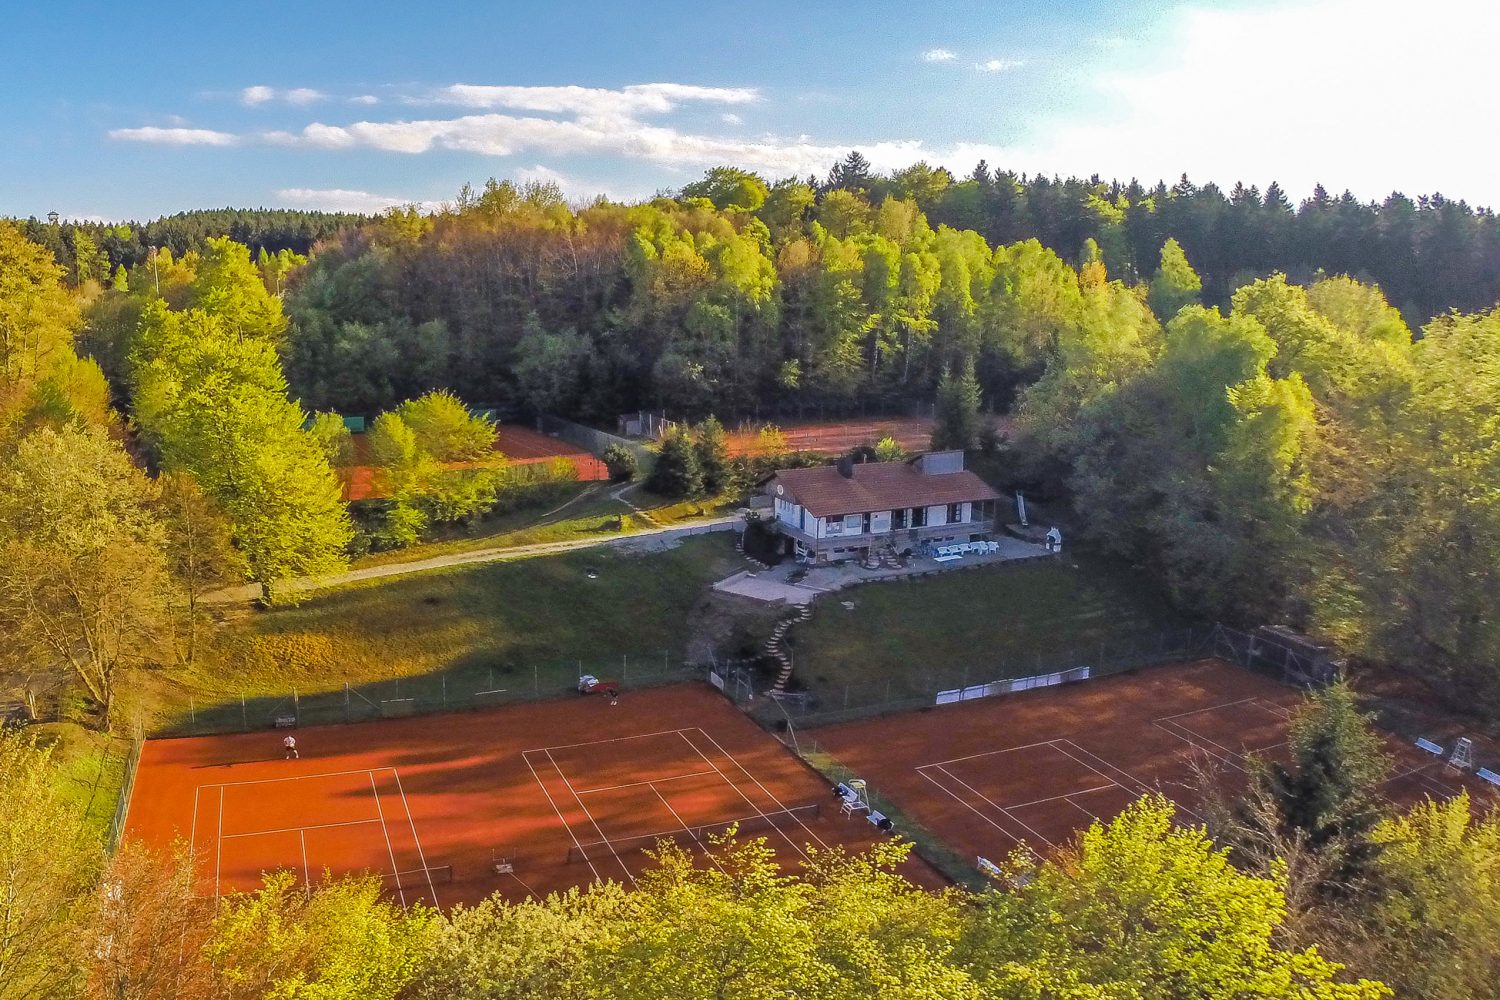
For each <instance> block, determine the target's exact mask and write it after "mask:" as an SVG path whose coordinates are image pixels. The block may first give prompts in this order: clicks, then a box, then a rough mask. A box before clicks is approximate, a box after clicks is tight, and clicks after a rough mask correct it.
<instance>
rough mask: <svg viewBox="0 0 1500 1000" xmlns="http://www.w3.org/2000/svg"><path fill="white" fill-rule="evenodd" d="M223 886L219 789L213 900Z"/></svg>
mask: <svg viewBox="0 0 1500 1000" xmlns="http://www.w3.org/2000/svg"><path fill="white" fill-rule="evenodd" d="M223 884H224V789H223V788H220V789H219V832H218V834H217V835H216V837H215V839H214V899H218V898H219V887H220V886H222V885H223Z"/></svg>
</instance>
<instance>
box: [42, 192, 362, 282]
mask: <svg viewBox="0 0 1500 1000" xmlns="http://www.w3.org/2000/svg"><path fill="white" fill-rule="evenodd" d="M369 218H370V217H369V216H365V215H354V214H351V213H348V212H312V211H304V210H301V209H293V208H211V209H200V210H197V211H192V212H178V213H177V214H176V215H168V216H164V217H163V218H160V219H156V220H154V221H151V222H71V221H59V222H56V223H54V222H50V221H47V220H38V219H35V218H31V219H25V220H20V224H21V232H22V233H23V234H24V235H25V236H26V238H27V239H29V240H31V241H32V242H33V243H39V244H41V245H42V246H44V247H46V248H47V249H48V250H51V251H52V255H53V256H54V257H56V258H57V262H58V263H59V264H61V265H62V266H63V267H64V268H66V269H67V272H68V277H69V278H70V279H71V280H72V281H73V282H74V284H78V283H80V282H81V281H84V280H88V279H90V278H93V279H95V280H101V279H103V278H105V277H107V276H108V275H110V274H113V273H114V270H115V268H117V267H119V266H120V265H122V264H123V265H124V266H125V268H126V269H127V270H129V269H130V268H132V267H135V266H136V265H138V264H141V263H143V262H144V261H145V260H146V258H147V256H148V254H149V253H150V248H151V247H157V248H161V247H165V248H167V249H169V250H171V251H172V255H173V256H174V257H181V256H182V255H183V254H185V253H187V252H188V251H189V250H202V249H203V247H204V244H205V241H207V240H208V239H210V238H211V237H215V236H228V237H229V238H230V239H232V240H234V241H235V242H236V243H243V244H245V246H247V247H249V248H250V252H251V253H252V254H256V253H259V252H260V251H261V250H265V251H266V252H267V253H270V254H275V253H277V252H278V251H281V250H290V251H292V252H293V253H298V254H304V255H305V254H306V253H307V252H308V251H309V250H311V249H312V246H313V244H314V243H316V242H317V241H318V240H321V239H324V238H326V237H329V236H332V235H333V234H334V233H337V232H338V231H339V230H341V229H346V228H348V227H350V226H357V225H360V224H361V223H364V222H368V221H369ZM80 235H81V236H82V237H83V239H82V240H80V239H79V236H80Z"/></svg>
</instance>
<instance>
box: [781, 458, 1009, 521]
mask: <svg viewBox="0 0 1500 1000" xmlns="http://www.w3.org/2000/svg"><path fill="white" fill-rule="evenodd" d="M778 485H780V486H783V487H785V489H786V494H787V495H788V498H789V499H791V500H792V501H793V502H794V503H798V504H801V505H802V506H803V507H806V508H807V512H808V513H809V514H812V515H813V516H814V517H827V516H829V515H830V514H864V513H868V512H870V511H876V510H897V509H899V508H902V507H935V506H937V505H938V504H948V503H963V502H964V501H979V500H998V499H999V498H1000V494H998V493H996V492H995V491H994V490H993V489H991V488H990V485H989V484H988V483H986V482H985V481H984V480H983V479H980V478H979V477H978V476H976V475H975V474H974V473H972V472H970V471H968V470H967V469H965V470H964V471H962V472H949V473H944V474H942V475H936V476H933V475H924V474H922V473H921V472H920V471H918V469H917V468H916V467H915V466H913V465H911V464H909V463H907V462H864V463H861V464H859V465H856V466H854V476H853V478H845V477H844V476H843V475H841V474H840V473H839V470H838V467H837V466H833V465H822V466H818V467H816V468H812V469H783V470H781V471H780V472H778V473H776V475H775V476H774V477H772V479H771V481H770V491H771V492H772V493H775V492H776V487H777V486H778Z"/></svg>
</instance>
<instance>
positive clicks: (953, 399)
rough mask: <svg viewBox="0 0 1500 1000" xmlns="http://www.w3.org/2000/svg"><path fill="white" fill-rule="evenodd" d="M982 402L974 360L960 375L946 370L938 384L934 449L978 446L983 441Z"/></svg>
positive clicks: (965, 366)
mask: <svg viewBox="0 0 1500 1000" xmlns="http://www.w3.org/2000/svg"><path fill="white" fill-rule="evenodd" d="M979 403H980V394H979V379H978V378H976V377H975V375H974V362H973V361H972V360H971V361H967V362H965V364H964V368H963V371H962V372H961V373H960V374H958V375H954V374H953V373H952V372H951V371H944V372H943V377H942V379H941V381H939V382H938V391H937V406H936V414H935V417H936V423H935V424H934V426H933V428H932V446H933V447H934V448H937V449H943V448H964V449H968V448H972V447H974V446H975V444H977V443H978V441H979V422H980V416H979Z"/></svg>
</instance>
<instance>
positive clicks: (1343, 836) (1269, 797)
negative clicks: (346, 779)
mask: <svg viewBox="0 0 1500 1000" xmlns="http://www.w3.org/2000/svg"><path fill="white" fill-rule="evenodd" d="M1287 745H1288V747H1289V748H1290V750H1291V760H1290V761H1288V762H1287V763H1281V762H1279V761H1275V760H1267V759H1258V760H1257V761H1256V762H1255V766H1254V767H1253V768H1252V770H1251V773H1250V787H1249V788H1248V789H1247V791H1246V792H1245V793H1244V796H1243V798H1242V799H1241V801H1240V802H1239V803H1238V804H1237V805H1235V806H1234V808H1233V815H1232V818H1231V819H1230V820H1229V822H1227V823H1225V824H1224V826H1225V829H1224V830H1223V831H1222V836H1223V837H1224V839H1225V840H1226V841H1227V842H1228V843H1230V844H1232V845H1233V846H1234V848H1235V851H1236V858H1237V860H1239V862H1240V863H1241V864H1244V865H1247V866H1248V867H1250V868H1251V869H1252V870H1255V871H1259V872H1262V873H1266V874H1271V873H1274V872H1275V871H1277V870H1279V868H1280V866H1282V865H1284V864H1285V860H1284V859H1286V858H1289V857H1295V858H1298V859H1304V858H1305V859H1306V862H1307V863H1306V864H1305V865H1301V866H1299V879H1300V880H1301V882H1302V884H1300V885H1298V886H1297V887H1296V888H1297V896H1298V899H1299V901H1300V902H1302V903H1303V904H1304V905H1306V906H1308V907H1316V906H1324V905H1330V904H1332V903H1335V902H1337V901H1341V900H1346V899H1348V898H1350V897H1351V896H1354V895H1356V894H1359V893H1369V892H1371V891H1373V888H1372V885H1371V881H1372V880H1373V879H1374V878H1376V877H1377V872H1378V862H1379V857H1380V852H1381V845H1380V843H1379V842H1378V840H1377V839H1376V837H1375V836H1374V831H1375V828H1376V825H1377V823H1379V821H1380V819H1381V817H1382V815H1383V813H1384V812H1385V810H1386V808H1387V806H1386V802H1385V799H1384V797H1383V796H1382V794H1381V790H1380V786H1381V784H1382V783H1383V782H1384V781H1385V780H1386V778H1387V777H1389V774H1390V766H1391V761H1390V757H1389V756H1388V755H1387V754H1386V752H1385V750H1384V748H1383V746H1382V743H1381V740H1380V737H1379V736H1377V735H1376V733H1375V732H1374V730H1373V728H1372V727H1371V724H1370V719H1369V717H1367V716H1366V715H1364V714H1363V713H1362V712H1361V711H1360V710H1359V706H1358V703H1357V701H1356V698H1355V695H1354V692H1353V690H1352V689H1351V688H1350V687H1349V686H1348V684H1347V683H1344V682H1339V683H1336V684H1334V685H1332V686H1330V687H1328V688H1326V689H1324V690H1322V691H1318V692H1316V693H1314V694H1313V695H1311V696H1310V697H1309V698H1308V700H1307V701H1306V702H1305V703H1304V704H1303V706H1302V708H1301V709H1300V710H1299V711H1298V712H1297V714H1296V715H1295V716H1294V717H1293V719H1292V723H1291V725H1290V727H1289V729H1288V733H1287Z"/></svg>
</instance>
